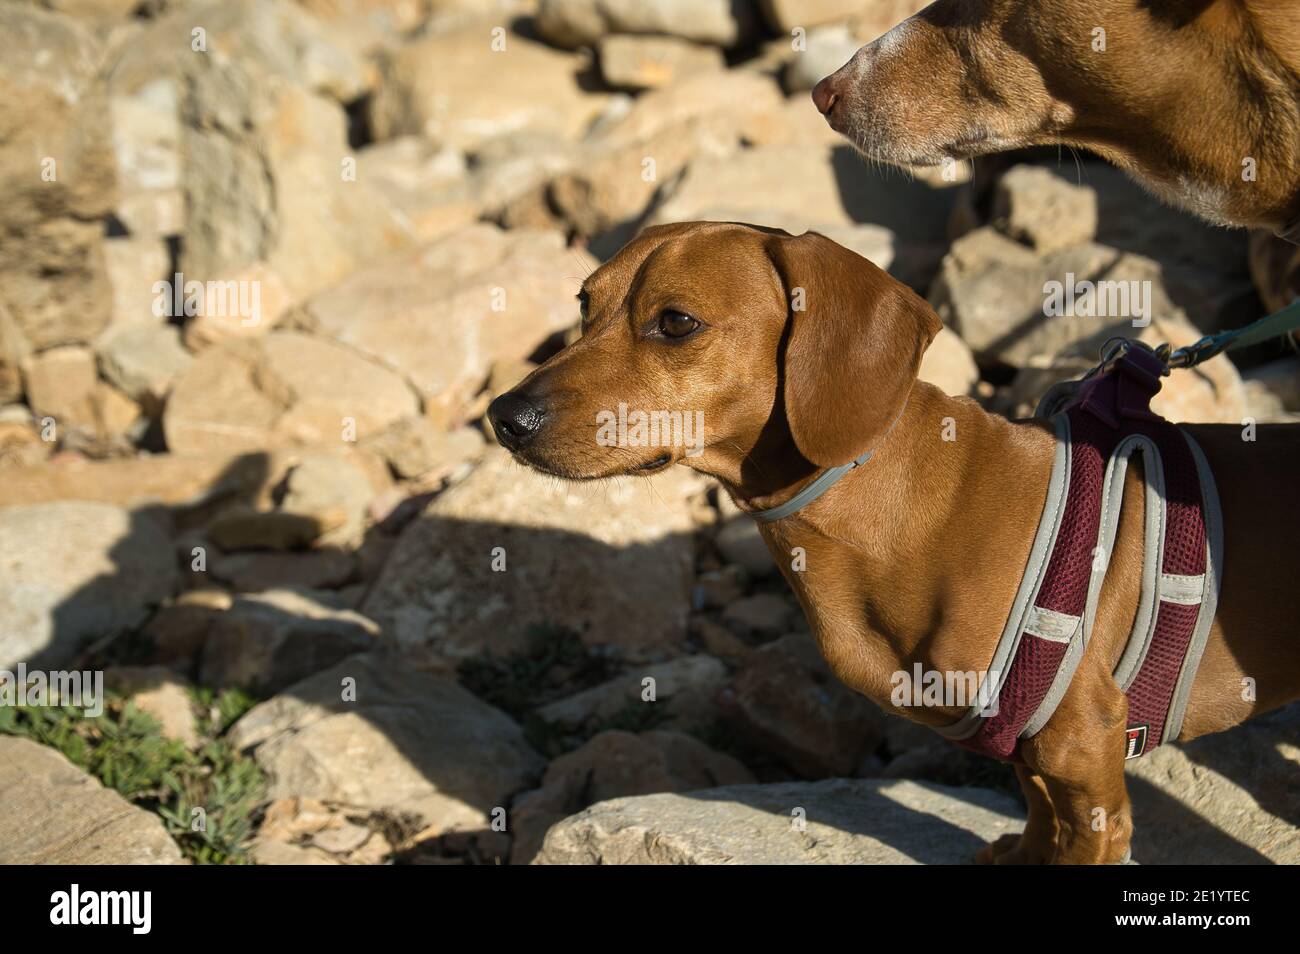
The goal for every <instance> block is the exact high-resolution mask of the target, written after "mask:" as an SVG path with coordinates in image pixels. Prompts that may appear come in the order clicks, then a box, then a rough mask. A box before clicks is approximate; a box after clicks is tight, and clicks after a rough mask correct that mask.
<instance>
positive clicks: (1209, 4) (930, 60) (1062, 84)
mask: <svg viewBox="0 0 1300 954" xmlns="http://www.w3.org/2000/svg"><path fill="white" fill-rule="evenodd" d="M813 99H814V101H815V102H816V104H817V107H818V108H819V109H820V110H821V111H822V112H823V113H824V114H825V115H826V118H827V119H828V120H829V121H830V123H831V125H832V127H834V128H835V129H836V130H837V131H839V132H841V133H843V134H844V135H845V136H847V137H848V138H849V139H850V140H852V141H853V143H854V144H855V145H856V146H857V147H858V148H859V149H860V150H862V152H864V153H865V154H866V155H868V156H871V157H873V158H876V159H880V160H883V161H886V162H896V163H910V164H914V165H937V164H940V163H942V162H943V161H944V160H945V159H948V158H952V159H968V158H971V157H974V156H982V155H988V154H990V153H993V152H1000V151H1004V150H1009V149H1017V148H1021V147H1026V146H1041V145H1057V144H1061V145H1069V146H1079V147H1083V148H1087V149H1090V150H1092V151H1093V152H1096V153H1098V154H1099V155H1101V156H1103V157H1105V158H1106V159H1109V160H1110V161H1112V162H1114V163H1115V164H1116V165H1118V166H1120V167H1121V168H1123V169H1126V170H1128V171H1129V172H1130V173H1132V174H1133V175H1134V176H1135V177H1136V178H1137V179H1138V180H1139V181H1140V182H1143V183H1145V184H1146V185H1147V186H1148V187H1150V188H1151V189H1152V190H1153V191H1155V192H1156V193H1157V194H1158V195H1160V196H1162V197H1163V198H1164V199H1165V200H1166V201H1168V202H1170V203H1171V204H1174V205H1178V206H1181V207H1183V208H1185V209H1188V210H1190V211H1191V212H1194V213H1196V214H1197V215H1199V216H1201V217H1203V218H1205V219H1208V220H1209V221H1211V222H1215V223H1217V224H1220V225H1239V226H1250V227H1259V228H1264V229H1267V230H1269V231H1271V232H1274V233H1287V232H1290V233H1291V234H1292V236H1293V241H1296V242H1300V0H938V2H937V3H933V4H931V5H930V6H928V7H926V8H925V9H924V10H922V11H921V12H920V13H918V14H916V15H915V16H913V17H911V18H909V19H907V20H905V21H903V22H902V23H900V24H899V25H898V26H896V27H894V29H892V30H890V31H889V32H888V33H886V34H885V35H884V36H882V37H880V38H879V39H878V40H876V41H875V42H873V43H870V44H868V45H867V46H865V47H863V48H862V49H861V50H859V51H858V52H857V54H855V55H854V57H853V59H851V60H850V61H849V62H848V63H846V64H845V65H844V66H843V67H841V68H840V69H839V70H838V71H836V72H835V73H833V74H832V75H830V76H828V77H827V78H826V79H824V80H822V81H821V83H819V84H818V85H817V87H816V88H815V89H814V90H813Z"/></svg>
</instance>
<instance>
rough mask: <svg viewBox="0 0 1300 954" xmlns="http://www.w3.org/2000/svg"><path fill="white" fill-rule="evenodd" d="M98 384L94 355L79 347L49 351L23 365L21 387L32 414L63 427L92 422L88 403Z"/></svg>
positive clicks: (65, 347) (69, 346) (70, 346)
mask: <svg viewBox="0 0 1300 954" xmlns="http://www.w3.org/2000/svg"><path fill="white" fill-rule="evenodd" d="M97 380H98V379H97V378H96V376H95V353H94V352H93V351H91V350H90V349H89V348H83V347H80V346H79V345H65V346H63V347H59V348H51V349H50V350H49V351H42V352H41V353H40V354H36V355H33V356H32V357H30V358H28V359H27V360H26V361H25V362H24V363H23V386H24V390H25V391H26V392H27V403H28V405H30V406H31V409H32V411H33V412H34V413H35V414H36V415H37V416H38V417H44V416H46V415H49V416H50V417H53V418H54V419H55V420H56V421H58V422H60V423H62V424H65V425H70V424H82V423H88V422H89V421H90V420H91V419H92V418H93V412H92V410H91V404H90V402H91V399H92V395H93V393H94V390H95V383H96V381H97Z"/></svg>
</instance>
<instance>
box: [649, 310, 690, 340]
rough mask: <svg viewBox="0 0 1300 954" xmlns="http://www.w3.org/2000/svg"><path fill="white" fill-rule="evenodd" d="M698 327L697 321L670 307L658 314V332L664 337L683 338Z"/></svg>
mask: <svg viewBox="0 0 1300 954" xmlns="http://www.w3.org/2000/svg"><path fill="white" fill-rule="evenodd" d="M698 327H700V323H699V321H697V320H696V319H694V318H692V317H691V316H690V315H688V314H686V313H685V312H681V311H673V310H672V309H671V308H670V309H668V310H667V311H665V312H664V313H663V314H662V315H660V316H659V333H660V334H661V335H663V336H664V337H665V338H685V337H686V336H687V335H689V334H690V333H691V332H692V331H694V330H695V329H696V328H698Z"/></svg>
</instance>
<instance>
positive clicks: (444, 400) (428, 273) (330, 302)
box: [302, 224, 595, 436]
mask: <svg viewBox="0 0 1300 954" xmlns="http://www.w3.org/2000/svg"><path fill="white" fill-rule="evenodd" d="M587 268H590V269H593V270H594V268H595V260H594V259H593V258H591V256H589V255H587V254H586V253H583V252H579V251H577V250H574V249H566V248H565V247H564V241H563V237H562V236H561V235H559V234H558V233H552V232H536V231H530V230H519V231H513V232H504V231H502V230H500V229H498V228H496V227H495V226H491V225H486V224H475V225H471V226H468V227H467V228H465V229H461V230H460V231H457V232H455V233H452V234H451V235H449V236H447V237H446V238H444V239H442V240H440V241H438V242H435V243H433V244H431V245H428V246H425V247H424V248H423V249H420V250H419V251H418V252H415V253H411V254H409V255H405V256H398V257H394V258H393V259H390V260H389V261H387V262H385V263H384V264H382V265H378V266H375V267H372V268H367V269H363V270H361V271H358V272H356V273H355V274H354V275H352V276H350V277H349V278H347V279H345V280H344V281H342V282H340V283H339V284H338V285H336V286H335V287H334V288H332V289H331V290H330V291H329V292H327V293H325V294H323V295H319V296H317V297H316V298H314V299H312V300H311V301H310V302H308V304H307V308H306V313H305V315H304V317H303V319H302V323H303V325H304V326H305V327H307V328H308V329H310V330H312V331H314V332H315V333H316V334H318V335H321V336H323V337H328V338H332V339H334V340H336V341H338V342H340V343H341V344H344V345H346V346H348V347H349V348H351V349H354V350H356V351H359V352H361V353H362V354H364V355H368V356H370V357H371V358H373V359H375V360H376V361H379V362H380V363H382V364H384V365H386V366H387V367H389V368H392V369H394V370H395V371H397V372H399V373H400V374H402V375H403V376H404V377H405V378H406V380H407V381H408V382H409V383H410V384H411V386H412V387H414V388H415V390H416V391H417V392H418V393H419V394H420V395H421V396H423V397H424V398H425V399H426V402H428V401H432V402H434V405H435V406H442V407H449V406H454V405H456V404H457V403H458V402H463V401H467V400H468V398H469V397H470V396H471V395H472V394H473V393H474V392H476V391H477V390H478V389H479V387H480V386H481V385H482V383H483V380H484V379H485V378H486V377H487V373H488V369H489V368H490V367H491V366H492V363H493V362H494V361H498V360H512V359H518V358H524V357H527V356H528V355H529V354H531V353H532V352H533V350H534V349H536V348H537V346H538V345H540V344H541V343H542V342H543V341H545V340H546V338H547V337H549V336H550V335H552V334H554V333H555V332H557V331H561V330H563V329H565V328H568V327H570V326H571V325H574V324H576V323H577V321H578V303H577V301H576V299H575V298H574V295H575V293H576V291H577V287H578V283H577V281H576V280H575V279H573V278H566V277H565V276H573V275H580V274H581V273H582V272H583V270H584V269H587ZM358 411H360V409H359V408H358ZM365 433H366V432H365V431H362V432H361V436H364V435H365Z"/></svg>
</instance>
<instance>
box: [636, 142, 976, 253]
mask: <svg viewBox="0 0 1300 954" xmlns="http://www.w3.org/2000/svg"><path fill="white" fill-rule="evenodd" d="M952 203H953V190H951V189H940V188H932V187H930V186H929V185H927V184H925V183H922V182H906V183H905V182H900V181H898V176H897V174H896V173H895V174H893V178H892V179H891V178H889V177H887V176H886V175H885V174H884V173H880V172H875V171H873V170H870V169H868V168H866V167H864V165H863V164H862V161H861V159H860V158H858V157H857V156H856V155H855V154H854V153H853V151H852V147H850V146H847V145H833V146H819V147H815V148H809V147H808V145H807V144H806V143H793V144H775V145H764V146H758V147H756V148H753V149H746V150H743V151H741V152H738V153H736V154H735V155H732V156H727V157H725V158H714V157H710V156H704V157H701V158H699V159H695V160H694V161H692V162H691V163H690V165H688V166H687V167H686V170H685V172H684V173H683V174H682V176H681V178H680V180H679V181H678V182H677V183H676V185H675V188H665V189H664V190H663V199H662V201H660V202H658V203H656V205H655V207H654V209H653V211H652V212H651V213H650V216H649V219H648V223H647V224H651V225H659V224H663V223H665V222H683V221H691V220H695V219H706V220H713V221H740V222H749V223H752V224H754V225H767V226H773V227H776V228H783V229H785V230H786V231H788V232H791V233H793V234H799V233H801V232H804V231H807V230H809V229H812V230H815V231H819V232H823V233H825V234H826V235H827V236H828V237H830V238H832V239H835V238H836V236H835V235H834V234H833V230H834V229H836V228H842V227H848V228H852V227H855V226H858V225H862V224H864V223H865V224H871V225H875V226H878V227H881V228H883V229H887V230H888V231H889V232H892V233H893V234H894V235H896V236H898V238H899V239H900V240H901V241H905V242H909V243H915V242H922V241H924V242H936V241H946V236H947V218H948V211H949V209H950V208H951V206H952ZM876 234H882V233H876ZM886 264H889V263H886Z"/></svg>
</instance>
